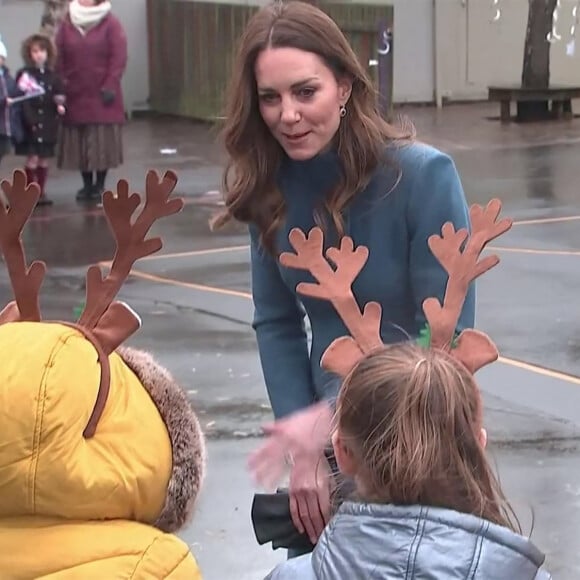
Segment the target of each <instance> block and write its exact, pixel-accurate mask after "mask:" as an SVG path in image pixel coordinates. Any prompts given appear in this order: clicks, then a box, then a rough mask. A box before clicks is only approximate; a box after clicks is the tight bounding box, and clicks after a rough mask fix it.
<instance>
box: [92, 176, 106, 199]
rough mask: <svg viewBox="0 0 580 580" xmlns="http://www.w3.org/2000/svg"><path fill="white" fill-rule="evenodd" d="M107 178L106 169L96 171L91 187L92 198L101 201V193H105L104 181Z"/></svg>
mask: <svg viewBox="0 0 580 580" xmlns="http://www.w3.org/2000/svg"><path fill="white" fill-rule="evenodd" d="M106 179H107V171H97V178H96V180H95V186H94V188H93V199H94V200H95V201H102V199H103V193H105V181H106Z"/></svg>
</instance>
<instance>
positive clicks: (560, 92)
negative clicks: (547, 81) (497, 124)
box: [488, 85, 580, 123]
mask: <svg viewBox="0 0 580 580" xmlns="http://www.w3.org/2000/svg"><path fill="white" fill-rule="evenodd" d="M488 99H489V100H490V101H499V104H500V119H501V122H502V123H509V122H510V121H511V103H512V101H515V102H516V103H522V102H528V103H529V102H533V101H536V102H538V101H550V102H551V104H552V106H551V109H550V111H551V113H552V118H554V119H562V118H565V119H571V118H572V117H573V113H572V99H580V86H566V85H551V86H550V87H546V88H537V89H533V88H529V89H528V88H524V87H521V86H516V85H514V86H491V87H488Z"/></svg>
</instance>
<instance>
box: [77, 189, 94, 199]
mask: <svg viewBox="0 0 580 580" xmlns="http://www.w3.org/2000/svg"><path fill="white" fill-rule="evenodd" d="M92 192H93V188H92V187H86V186H83V187H81V189H79V190H78V191H77V196H76V199H77V201H89V200H90V199H91V196H92Z"/></svg>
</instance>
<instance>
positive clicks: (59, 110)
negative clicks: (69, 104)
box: [56, 105, 66, 117]
mask: <svg viewBox="0 0 580 580" xmlns="http://www.w3.org/2000/svg"><path fill="white" fill-rule="evenodd" d="M56 112H57V113H58V114H59V115H60V116H61V117H62V115H64V114H65V113H66V109H65V108H64V105H57V107H56Z"/></svg>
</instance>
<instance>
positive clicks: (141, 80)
mask: <svg viewBox="0 0 580 580" xmlns="http://www.w3.org/2000/svg"><path fill="white" fill-rule="evenodd" d="M184 1H195V0H184ZM222 1H225V0H222ZM228 1H234V2H236V3H243V4H254V3H255V4H263V3H265V1H266V0H228ZM347 1H349V0H347ZM350 1H357V2H358V1H360V0H350ZM367 1H369V2H372V3H373V4H381V3H382V2H381V0H367ZM392 3H393V4H394V7H395V39H394V58H395V63H394V68H395V72H394V74H395V79H394V93H395V100H396V101H397V102H431V101H433V100H434V98H436V97H439V98H441V99H449V100H458V99H473V98H485V97H486V94H487V86H488V85H489V84H492V83H514V84H515V83H519V81H520V75H521V66H522V59H523V45H524V35H525V27H526V21H527V10H528V0H499V6H500V7H501V10H502V18H501V19H500V20H499V21H498V22H493V21H492V18H493V14H494V11H493V7H492V0H393V2H392ZM561 4H562V8H561V11H560V18H559V25H560V31H561V33H562V35H563V37H564V38H563V40H562V41H560V42H558V43H556V44H554V45H553V46H552V52H551V59H552V68H551V71H552V82H554V83H570V84H573V83H575V84H580V27H579V31H578V47H577V49H576V54H575V55H574V56H573V57H570V56H567V55H566V43H567V41H569V40H570V38H569V31H570V26H571V24H572V8H573V6H574V5H575V4H576V0H562V2H561ZM145 7H146V0H114V10H115V14H117V16H118V17H119V18H120V19H121V21H122V22H123V24H124V26H125V29H126V32H127V38H128V43H129V65H128V69H127V72H126V74H125V78H124V80H123V84H124V90H125V99H126V103H127V108H128V109H129V110H135V109H142V108H146V107H147V101H148V92H149V70H148V49H147V15H146V9H145ZM41 12H42V2H41V1H40V0H0V34H2V37H3V39H4V42H5V43H6V45H7V47H8V50H9V64H10V65H11V67H12V68H17V67H18V66H19V65H20V62H21V61H20V56H19V52H20V42H21V41H22V39H23V38H25V37H26V35H28V34H30V33H31V32H33V31H35V30H36V29H37V26H38V23H39V20H40V15H41Z"/></svg>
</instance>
